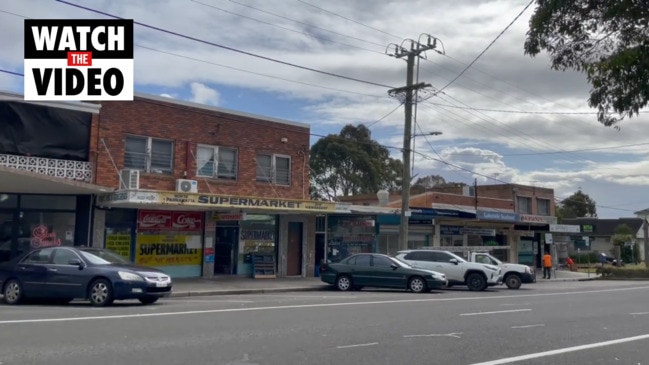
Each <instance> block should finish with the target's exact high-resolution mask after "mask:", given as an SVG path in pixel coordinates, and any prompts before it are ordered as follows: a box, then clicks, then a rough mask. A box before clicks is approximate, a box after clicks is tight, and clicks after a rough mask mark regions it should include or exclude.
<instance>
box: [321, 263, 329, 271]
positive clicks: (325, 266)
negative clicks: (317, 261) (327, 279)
mask: <svg viewBox="0 0 649 365" xmlns="http://www.w3.org/2000/svg"><path fill="white" fill-rule="evenodd" d="M328 269H329V266H327V264H322V265H320V272H323V271H327V270H328Z"/></svg>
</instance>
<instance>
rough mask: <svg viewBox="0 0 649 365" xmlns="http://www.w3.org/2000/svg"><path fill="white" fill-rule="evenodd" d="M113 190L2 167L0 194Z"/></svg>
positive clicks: (105, 191) (96, 192)
mask: <svg viewBox="0 0 649 365" xmlns="http://www.w3.org/2000/svg"><path fill="white" fill-rule="evenodd" d="M113 190H115V189H113V188H109V187H105V186H99V185H95V184H90V183H87V182H83V181H75V180H70V179H66V178H62V177H55V176H49V175H42V174H39V173H35V172H31V171H26V170H20V169H16V168H13V167H7V166H0V193H13V194H60V195H76V194H99V193H109V192H111V191H113Z"/></svg>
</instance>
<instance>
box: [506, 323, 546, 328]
mask: <svg viewBox="0 0 649 365" xmlns="http://www.w3.org/2000/svg"><path fill="white" fill-rule="evenodd" d="M532 327H545V325H544V324H543V323H540V324H528V325H526V326H512V328H532Z"/></svg>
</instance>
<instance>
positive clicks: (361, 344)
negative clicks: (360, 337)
mask: <svg viewBox="0 0 649 365" xmlns="http://www.w3.org/2000/svg"><path fill="white" fill-rule="evenodd" d="M378 344H379V343H378V342H371V343H359V344H358V345H346V346H336V348H337V349H350V348H352V347H365V346H374V345H378Z"/></svg>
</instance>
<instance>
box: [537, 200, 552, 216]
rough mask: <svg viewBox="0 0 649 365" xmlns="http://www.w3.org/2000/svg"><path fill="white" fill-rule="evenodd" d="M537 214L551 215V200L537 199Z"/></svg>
mask: <svg viewBox="0 0 649 365" xmlns="http://www.w3.org/2000/svg"><path fill="white" fill-rule="evenodd" d="M536 214H538V215H550V200H549V199H538V198H537V199H536Z"/></svg>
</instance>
